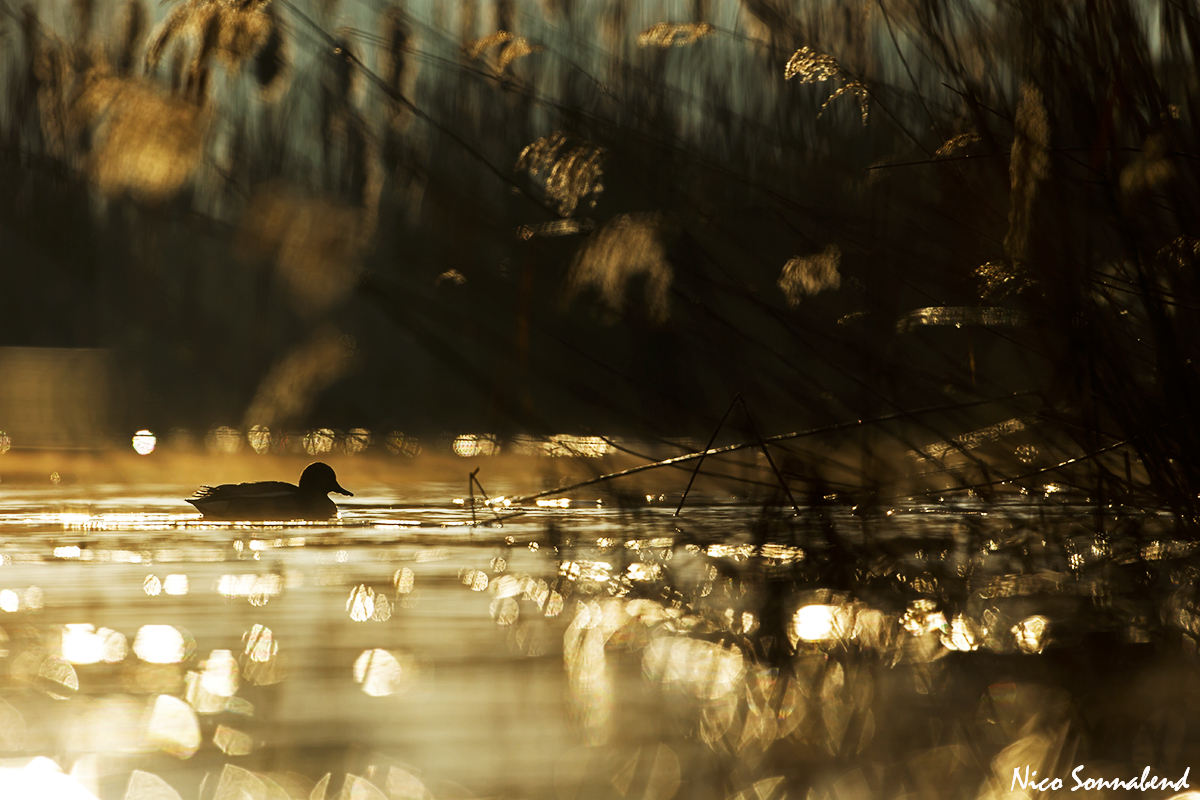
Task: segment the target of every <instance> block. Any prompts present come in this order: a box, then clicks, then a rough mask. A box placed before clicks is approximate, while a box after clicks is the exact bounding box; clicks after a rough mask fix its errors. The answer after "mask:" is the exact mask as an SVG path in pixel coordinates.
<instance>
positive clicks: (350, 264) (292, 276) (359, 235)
mask: <svg viewBox="0 0 1200 800" xmlns="http://www.w3.org/2000/svg"><path fill="white" fill-rule="evenodd" d="M372 230H373V220H371V219H369V218H366V215H364V213H363V209H361V208H356V207H353V206H348V205H345V204H343V203H339V202H337V201H334V200H330V199H327V198H323V197H314V196H310V195H308V194H306V193H304V192H301V191H299V190H297V189H295V188H293V187H290V186H288V185H286V184H283V183H270V184H266V185H264V186H260V187H258V188H257V189H256V190H255V192H254V194H253V195H252V196H251V199H250V202H249V204H248V206H247V208H246V211H245V213H244V214H243V216H242V220H241V224H240V226H239V232H238V236H237V241H236V247H237V250H238V252H239V253H240V254H241V255H242V257H243V258H244V259H246V260H249V261H252V262H269V263H274V265H275V269H276V274H277V275H278V276H279V278H280V281H281V282H282V284H283V286H284V288H285V290H286V291H287V294H288V297H289V298H290V299H291V301H292V305H293V307H294V308H295V309H296V310H297V312H299V313H300V314H301V315H303V316H306V317H316V316H320V315H321V314H324V313H325V312H327V311H329V310H330V309H332V308H334V307H336V306H337V305H339V304H341V303H342V302H343V301H344V300H345V299H346V298H347V297H349V295H350V293H351V292H352V291H353V290H354V287H355V286H356V285H357V283H358V276H359V272H360V270H361V262H362V256H363V252H364V249H365V245H366V242H367V240H368V239H369V236H370V232H371V231H372Z"/></svg>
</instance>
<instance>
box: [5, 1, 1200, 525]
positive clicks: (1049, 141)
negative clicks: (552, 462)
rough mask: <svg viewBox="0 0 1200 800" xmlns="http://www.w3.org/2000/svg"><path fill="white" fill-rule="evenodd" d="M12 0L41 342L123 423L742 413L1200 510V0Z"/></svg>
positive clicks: (15, 225)
mask: <svg viewBox="0 0 1200 800" xmlns="http://www.w3.org/2000/svg"><path fill="white" fill-rule="evenodd" d="M0 11H2V13H0V37H3V38H2V40H3V42H4V45H3V50H2V51H0V52H2V56H0V57H2V59H3V82H4V83H3V87H4V88H3V92H4V101H3V103H0V252H3V254H4V255H3V257H2V258H3V267H2V268H0V298H3V300H2V302H3V308H4V311H3V314H0V345H3V346H10V347H11V346H19V347H60V348H99V349H103V350H105V351H108V352H109V353H111V355H112V365H113V367H112V369H113V380H112V381H111V385H112V387H113V388H112V390H111V391H112V402H113V406H114V417H115V421H114V426H115V427H117V428H118V429H121V430H123V429H125V428H128V429H129V430H134V429H137V428H141V427H145V426H150V427H152V428H155V429H167V428H169V427H173V426H183V427H191V428H196V429H208V428H209V427H211V426H213V425H217V424H226V425H232V426H234V427H238V428H242V429H249V428H250V427H251V426H252V425H264V426H268V427H291V428H299V427H303V426H310V425H318V424H319V425H330V426H333V427H335V428H340V429H348V428H350V427H351V426H366V427H369V428H372V429H375V428H379V429H389V428H390V429H404V430H406V431H418V432H421V431H439V430H445V429H472V428H474V429H486V430H491V431H495V432H497V433H498V434H499V435H500V436H501V437H509V436H513V435H515V434H517V433H532V434H535V435H538V434H542V435H545V434H551V433H557V432H563V431H573V432H602V433H624V434H636V435H641V436H672V437H674V436H693V437H695V436H704V435H707V433H708V432H709V431H711V430H712V428H713V426H714V425H715V424H716V422H717V420H718V419H720V415H721V413H722V411H723V410H724V409H725V408H726V407H727V406H728V404H729V401H730V399H731V398H732V397H734V396H735V395H737V394H738V393H740V394H741V395H742V396H743V397H744V398H745V399H746V401H747V407H748V408H749V409H751V410H752V413H753V415H754V420H755V422H756V423H757V427H758V428H759V429H761V430H764V431H768V432H777V431H790V430H799V429H806V428H819V427H822V426H832V425H842V424H845V423H848V422H851V423H855V424H854V425H852V426H851V428H849V429H848V430H845V431H841V432H838V433H836V434H831V435H830V436H829V437H828V438H827V440H826V441H827V444H828V446H829V447H830V448H832V449H834V450H839V451H841V450H845V448H850V449H852V450H853V452H854V453H855V455H854V456H853V459H854V463H855V465H856V469H857V470H858V472H859V476H860V478H861V481H862V482H863V483H864V484H865V485H868V486H878V485H880V484H882V483H884V482H887V481H888V480H890V479H891V476H894V475H895V474H896V473H897V471H898V470H897V468H898V466H899V465H900V464H901V462H900V461H899V460H897V459H898V458H900V457H902V456H903V455H904V454H905V453H908V455H909V456H911V457H912V458H915V460H916V463H925V464H928V463H933V464H934V466H935V467H938V468H939V469H941V468H945V467H946V466H947V464H948V461H949V460H954V459H957V461H958V465H957V466H958V469H959V471H958V473H956V474H959V475H960V476H965V477H960V478H956V479H955V480H958V481H959V483H960V484H962V485H971V486H981V487H985V488H986V487H990V486H992V485H994V484H997V483H999V482H1000V481H1002V480H1010V479H1014V478H1019V477H1020V476H1021V475H1028V474H1032V475H1039V474H1044V473H1043V472H1042V471H1044V470H1047V469H1049V468H1051V467H1055V466H1056V465H1063V469H1069V470H1073V472H1072V475H1073V476H1074V477H1073V479H1077V480H1078V481H1079V482H1080V483H1081V484H1085V485H1086V486H1087V487H1090V488H1091V489H1096V490H1097V491H1099V492H1100V494H1101V495H1105V493H1108V495H1113V494H1116V495H1121V496H1143V493H1146V492H1150V496H1152V498H1153V501H1154V502H1155V503H1167V504H1169V505H1171V507H1173V508H1174V509H1175V510H1176V511H1177V512H1178V514H1179V516H1180V518H1181V519H1183V520H1185V521H1192V520H1194V519H1195V505H1196V491H1195V487H1197V486H1200V475H1198V474H1197V471H1198V469H1200V463H1198V462H1197V453H1198V452H1200V448H1197V444H1200V431H1198V430H1197V423H1196V420H1195V416H1194V414H1193V413H1192V408H1193V404H1194V393H1195V391H1196V378H1195V367H1194V364H1193V361H1194V359H1195V358H1196V355H1195V354H1194V352H1193V351H1194V350H1195V348H1196V346H1197V345H1196V343H1197V342H1198V341H1200V337H1198V336H1197V335H1196V334H1197V331H1195V330H1194V327H1195V323H1194V322H1193V320H1194V319H1195V316H1194V315H1193V314H1192V313H1191V312H1192V311H1193V310H1194V304H1195V303H1196V302H1197V298H1196V280H1197V277H1196V276H1197V272H1196V264H1197V257H1198V256H1200V239H1198V238H1197V237H1198V236H1200V234H1198V233H1197V230H1196V228H1197V224H1198V222H1197V220H1200V215H1198V214H1197V211H1198V208H1197V201H1198V200H1200V186H1198V185H1197V174H1196V170H1195V168H1194V165H1195V163H1196V161H1195V159H1196V155H1197V152H1198V151H1197V147H1196V141H1195V139H1196V135H1197V134H1196V130H1197V129H1196V125H1195V118H1196V113H1197V106H1196V103H1197V99H1198V94H1197V76H1196V70H1195V64H1194V50H1195V48H1196V46H1197V42H1200V9H1198V8H1197V6H1196V4H1195V3H1169V2H1127V1H1126V0H1095V1H1094V2H1086V3H1076V2H1065V0H1064V1H1062V2H1044V1H1043V0H1013V1H1012V2H981V3H970V4H965V3H959V2H943V1H942V0H874V2H871V1H865V2H821V1H818V2H787V1H786V0H742V2H734V1H733V0H721V1H720V2H717V1H716V0H693V2H688V3H681V2H674V3H669V2H638V3H635V2H628V1H627V0H615V2H605V3H600V2H586V1H585V0H546V1H545V2H542V3H534V2H531V1H530V0H495V2H477V0H461V1H460V2H452V3H434V2H429V3H418V2H408V3H394V4H384V3H378V2H366V0H342V2H337V1H336V0H326V1H325V2H303V1H299V0H297V1H295V2H294V1H293V0H285V1H284V2H279V1H278V0H268V2H259V0H245V1H244V2H236V3H235V2H215V1H214V0H175V2H171V3H166V4H163V5H158V6H148V5H144V4H142V3H141V2H139V0H132V1H131V2H129V3H127V4H123V5H118V4H115V3H114V4H96V3H94V2H92V0H77V2H74V3H73V4H71V5H69V6H68V5H67V4H60V5H53V4H43V5H39V6H34V5H18V4H16V3H15V2H12V0H4V2H3V4H2V5H0ZM920 409H935V411H931V412H920V411H919V410H920ZM736 416H737V415H735V417H736ZM876 419H880V420H887V421H888V422H887V423H886V424H884V423H880V424H878V425H858V424H857V423H858V422H859V421H863V420H868V421H869V420H876ZM732 424H733V427H734V428H737V427H738V426H739V425H740V426H742V427H741V431H740V432H741V434H742V435H745V436H749V435H750V431H751V427H750V425H749V418H746V419H745V420H743V419H741V418H740V417H739V418H738V419H734V420H733V423H732ZM1018 432H1019V435H1018V436H1017V437H1016V438H1014V434H1015V433H1018ZM988 442H993V443H996V442H999V444H997V445H996V446H995V447H994V448H993V452H988V453H987V454H986V456H984V455H981V453H984V451H980V450H978V449H977V448H979V447H981V446H983V445H985V444H987V443H988ZM912 458H910V460H909V462H907V463H909V464H911V463H913V461H912ZM785 467H786V468H787V469H792V470H796V469H800V468H799V467H796V465H795V464H792V465H785ZM964 468H965V471H964ZM1150 487H1153V489H1152V490H1151V489H1150Z"/></svg>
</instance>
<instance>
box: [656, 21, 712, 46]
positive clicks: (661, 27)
mask: <svg viewBox="0 0 1200 800" xmlns="http://www.w3.org/2000/svg"><path fill="white" fill-rule="evenodd" d="M716 31H717V29H716V28H714V27H713V26H712V25H710V24H709V23H707V22H684V23H680V24H672V23H670V22H659V23H657V24H655V25H651V26H650V27H649V28H647V29H646V30H644V31H642V32H641V33H639V34H638V37H637V43H638V47H657V48H660V49H663V50H665V49H667V48H669V47H686V46H688V45H692V44H695V43H696V42H698V41H700V40H701V39H703V38H704V37H705V36H711V35H712V34H714V33H716Z"/></svg>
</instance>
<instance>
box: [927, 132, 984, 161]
mask: <svg viewBox="0 0 1200 800" xmlns="http://www.w3.org/2000/svg"><path fill="white" fill-rule="evenodd" d="M980 141H982V138H981V137H980V136H979V134H978V133H960V134H958V135H957V136H952V137H951V138H949V139H947V140H946V141H945V143H944V144H942V146H941V147H939V148H938V149H937V151H936V152H934V154H933V155H934V156H935V157H939V158H940V157H944V156H948V155H950V154H952V153H955V152H957V151H959V150H963V149H965V148H967V147H970V146H971V145H973V144H976V143H978V142H980Z"/></svg>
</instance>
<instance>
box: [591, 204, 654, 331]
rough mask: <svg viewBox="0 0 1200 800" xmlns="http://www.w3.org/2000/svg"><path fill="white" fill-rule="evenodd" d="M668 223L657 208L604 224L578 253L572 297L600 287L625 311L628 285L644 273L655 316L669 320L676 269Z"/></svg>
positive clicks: (608, 302) (609, 303)
mask: <svg viewBox="0 0 1200 800" xmlns="http://www.w3.org/2000/svg"><path fill="white" fill-rule="evenodd" d="M664 228H665V225H664V220H663V217H662V215H661V214H654V213H631V214H621V215H620V216H617V217H614V218H613V219H612V220H610V221H609V222H607V223H606V224H605V225H603V226H601V227H600V229H599V230H597V231H596V232H595V233H593V234H592V235H591V236H590V237H589V238H588V239H587V241H585V242H584V244H583V246H582V247H580V248H579V251H578V252H577V253H576V254H575V258H574V260H573V261H572V263H571V270H570V273H569V274H568V276H567V298H568V300H570V299H571V298H573V297H575V296H576V295H578V294H579V293H580V292H581V291H583V290H584V289H588V288H590V289H595V290H596V291H597V292H598V293H599V295H600V298H601V300H603V301H604V304H605V305H606V306H607V307H608V309H609V310H610V311H612V312H613V313H616V314H620V313H621V312H622V311H623V310H624V307H625V293H626V288H627V286H628V284H629V283H630V281H631V280H633V279H634V278H637V277H643V278H645V281H646V307H647V310H648V311H649V315H650V318H651V319H652V320H654V321H656V322H662V321H664V320H665V319H666V318H667V317H668V315H669V311H670V309H669V302H668V301H669V297H668V293H669V292H670V288H671V281H672V279H673V278H674V274H675V273H674V270H673V269H672V268H671V264H670V262H669V261H668V260H667V252H666V247H665V244H664Z"/></svg>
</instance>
